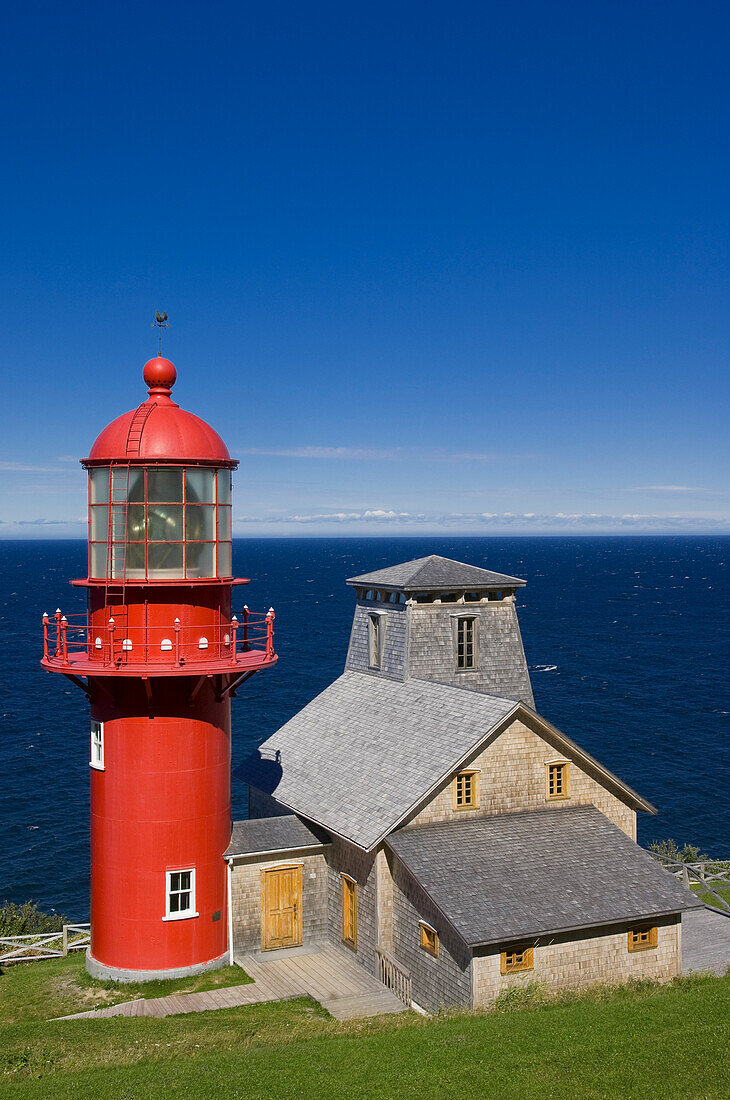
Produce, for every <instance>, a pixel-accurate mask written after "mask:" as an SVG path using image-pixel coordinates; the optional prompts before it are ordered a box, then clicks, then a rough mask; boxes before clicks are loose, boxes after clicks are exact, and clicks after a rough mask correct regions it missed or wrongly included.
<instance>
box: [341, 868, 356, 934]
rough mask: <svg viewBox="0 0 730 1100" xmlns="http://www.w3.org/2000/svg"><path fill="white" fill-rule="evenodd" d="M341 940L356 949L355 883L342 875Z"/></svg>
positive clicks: (347, 876)
mask: <svg viewBox="0 0 730 1100" xmlns="http://www.w3.org/2000/svg"><path fill="white" fill-rule="evenodd" d="M342 942H343V943H346V944H347V946H348V947H351V948H352V949H353V950H354V951H356V950H357V883H356V882H354V881H353V880H352V879H351V878H350V877H349V875H343V876H342Z"/></svg>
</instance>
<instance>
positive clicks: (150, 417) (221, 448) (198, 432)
mask: <svg viewBox="0 0 730 1100" xmlns="http://www.w3.org/2000/svg"><path fill="white" fill-rule="evenodd" d="M176 376H177V372H176V371H175V368H174V366H173V365H172V363H171V362H170V360H169V359H162V358H159V357H158V358H156V359H150V361H149V362H148V363H146V364H145V368H144V380H145V382H146V383H147V385H148V386H149V387H150V389H149V397H148V399H147V400H146V401H145V402H144V403H143V404H142V405H140V406H139V408H137V409H132V410H131V411H130V412H127V413H124V415H123V416H118V417H117V419H116V420H112V422H111V424H108V425H107V427H106V428H104V430H103V432H102V433H101V435H100V436H99V437H98V439H97V440H96V442H95V443H94V445H93V447H92V448H91V452H90V454H89V457H88V458H87V459H84V464H86V463H89V464H90V465H92V466H96V465H103V464H106V463H107V462H110V461H121V462H129V461H133V462H204V463H207V464H209V465H211V466H231V467H232V466H237V465H238V463H237V462H235V461H234V460H233V459H231V456H230V454H229V453H228V448H227V447H226V445H225V443H224V442H223V440H222V439H221V437H220V436H219V435H218V432H216V431H214V430H213V428H211V426H210V424H206V422H205V421H204V420H201V419H200V417H199V416H195V415H194V414H193V413H189V412H185V410H184V409H181V408H180V406H179V405H176V404H175V402H174V401H173V400H172V398H171V396H170V390H171V389H172V386H173V385H174V382H175V378H176Z"/></svg>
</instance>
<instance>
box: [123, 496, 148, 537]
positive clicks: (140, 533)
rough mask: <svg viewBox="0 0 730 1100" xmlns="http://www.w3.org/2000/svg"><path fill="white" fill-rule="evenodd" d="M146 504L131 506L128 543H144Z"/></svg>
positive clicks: (128, 511)
mask: <svg viewBox="0 0 730 1100" xmlns="http://www.w3.org/2000/svg"><path fill="white" fill-rule="evenodd" d="M144 537H145V527H144V504H130V505H129V508H128V509H127V541H128V542H144Z"/></svg>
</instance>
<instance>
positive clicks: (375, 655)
mask: <svg viewBox="0 0 730 1100" xmlns="http://www.w3.org/2000/svg"><path fill="white" fill-rule="evenodd" d="M384 631H385V622H384V621H383V616H382V615H381V614H379V613H378V612H375V613H374V614H372V615H368V650H369V653H368V663H369V665H370V668H380V666H381V664H382V661H383V634H384Z"/></svg>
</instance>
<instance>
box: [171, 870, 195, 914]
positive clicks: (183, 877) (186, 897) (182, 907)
mask: <svg viewBox="0 0 730 1100" xmlns="http://www.w3.org/2000/svg"><path fill="white" fill-rule="evenodd" d="M165 897H166V904H165V917H164V919H165V920H184V919H185V918H186V917H197V915H198V914H197V912H196V911H195V868H194V867H187V868H185V870H182V871H167V872H166V892H165Z"/></svg>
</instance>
